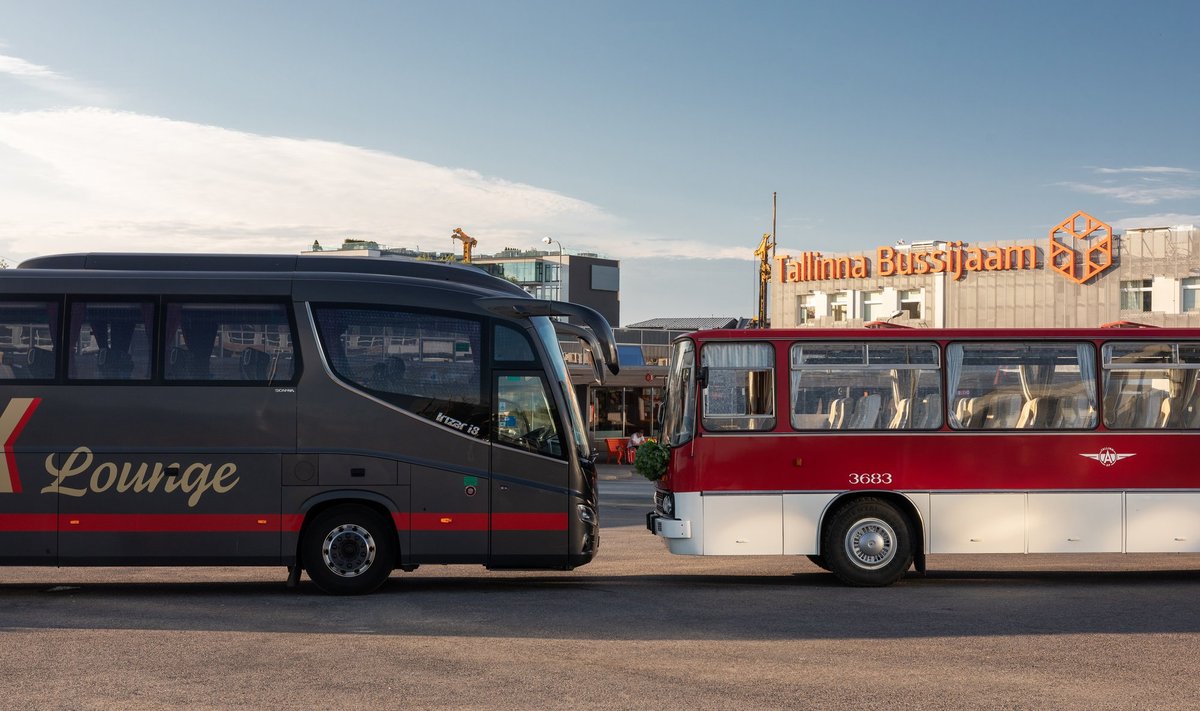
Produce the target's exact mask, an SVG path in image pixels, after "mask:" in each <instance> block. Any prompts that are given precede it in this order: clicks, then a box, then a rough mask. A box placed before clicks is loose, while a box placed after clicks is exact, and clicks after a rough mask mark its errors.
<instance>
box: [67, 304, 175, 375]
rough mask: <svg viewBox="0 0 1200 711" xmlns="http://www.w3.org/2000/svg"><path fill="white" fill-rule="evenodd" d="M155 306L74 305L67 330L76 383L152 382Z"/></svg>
mask: <svg viewBox="0 0 1200 711" xmlns="http://www.w3.org/2000/svg"><path fill="white" fill-rule="evenodd" d="M153 324H154V305H153V304H151V303H149V302H145V303H142V302H103V301H91V302H75V303H73V304H71V320H70V325H69V328H68V330H67V333H68V337H69V338H70V358H69V361H68V367H67V377H69V378H71V379H73V380H116V381H124V380H149V379H150V351H151V349H150V343H151V342H152V338H153V336H154V330H153Z"/></svg>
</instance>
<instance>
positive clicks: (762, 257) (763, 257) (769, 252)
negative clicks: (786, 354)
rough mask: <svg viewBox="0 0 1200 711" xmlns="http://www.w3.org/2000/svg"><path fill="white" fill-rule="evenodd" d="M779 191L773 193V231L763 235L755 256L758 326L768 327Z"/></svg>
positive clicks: (756, 324) (756, 325)
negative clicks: (756, 261)
mask: <svg viewBox="0 0 1200 711" xmlns="http://www.w3.org/2000/svg"><path fill="white" fill-rule="evenodd" d="M778 206H779V193H771V232H770V233H769V234H764V235H763V236H762V242H759V244H758V249H756V250H754V256H756V257H758V318H757V319H756V323H755V327H756V328H766V327H767V287H768V286H769V285H770V284H771V260H772V259H774V258H775V243H776V239H775V217H776V214H777V213H778Z"/></svg>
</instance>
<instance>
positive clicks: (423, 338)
mask: <svg viewBox="0 0 1200 711" xmlns="http://www.w3.org/2000/svg"><path fill="white" fill-rule="evenodd" d="M313 316H314V318H315V319H316V322H317V331H318V333H319V335H320V338H321V348H322V350H323V352H324V354H325V359H326V361H327V362H328V363H329V366H330V368H332V369H333V372H334V373H335V374H336V375H337V376H338V377H339V378H341V379H342V380H344V381H346V382H348V383H350V384H352V385H354V386H356V387H359V388H361V389H363V390H366V391H367V392H370V393H372V394H374V395H376V396H378V397H379V398H380V399H383V400H386V401H388V402H390V403H392V404H394V405H396V406H397V407H400V408H403V409H405V410H408V411H409V412H413V413H416V414H418V415H421V416H422V417H427V418H429V419H431V420H434V421H437V422H442V423H445V422H446V421H447V420H452V421H454V422H455V423H457V424H456V425H455V428H456V429H459V428H458V426H457V425H458V424H461V425H462V428H461V430H460V431H462V432H465V433H470V434H473V436H478V437H486V436H488V426H489V420H490V418H489V415H488V411H487V408H486V407H485V406H484V399H483V397H482V395H481V385H480V372H481V368H482V359H481V350H480V333H481V325H480V323H479V322H478V321H474V320H469V319H461V318H454V317H451V316H441V315H435V314H424V313H415V312H408V311H402V310H399V309H385V308H368V307H361V308H360V307H347V306H317V307H314V308H313Z"/></svg>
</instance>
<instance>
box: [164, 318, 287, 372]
mask: <svg viewBox="0 0 1200 711" xmlns="http://www.w3.org/2000/svg"><path fill="white" fill-rule="evenodd" d="M165 336H166V337H165V338H164V339H163V355H162V359H163V376H164V377H165V378H166V380H168V381H205V382H240V383H264V384H266V383H280V382H287V381H290V380H291V379H292V376H293V374H294V373H295V367H296V366H295V359H294V353H293V345H292V329H291V326H290V325H289V324H288V315H287V307H286V306H284V305H283V304H245V303H238V304H218V303H168V304H167V305H166V330H165Z"/></svg>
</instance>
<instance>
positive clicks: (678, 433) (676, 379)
mask: <svg viewBox="0 0 1200 711" xmlns="http://www.w3.org/2000/svg"><path fill="white" fill-rule="evenodd" d="M695 366H696V350H695V346H693V345H692V342H691V341H679V342H678V343H676V344H675V345H674V346H673V348H672V350H671V372H670V374H668V376H667V395H666V404H665V407H664V411H663V437H664V438H665V439H666V441H667V445H668V446H672V447H674V446H678V445H680V444H683V443H684V442H687V441H690V440H691V439H692V429H693V427H694V425H695V422H696V372H695V371H696V367H695Z"/></svg>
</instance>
